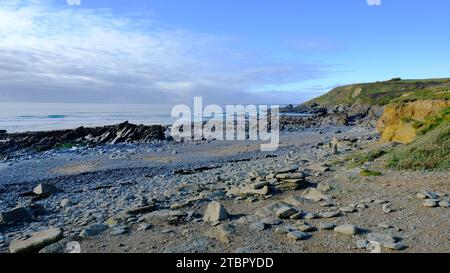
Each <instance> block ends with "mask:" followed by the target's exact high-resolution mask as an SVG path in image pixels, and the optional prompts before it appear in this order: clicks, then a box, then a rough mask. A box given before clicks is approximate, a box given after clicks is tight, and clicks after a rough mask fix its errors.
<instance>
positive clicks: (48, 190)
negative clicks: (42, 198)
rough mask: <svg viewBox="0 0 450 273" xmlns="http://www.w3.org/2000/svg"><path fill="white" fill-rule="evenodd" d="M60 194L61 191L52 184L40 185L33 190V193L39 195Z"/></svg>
mask: <svg viewBox="0 0 450 273" xmlns="http://www.w3.org/2000/svg"><path fill="white" fill-rule="evenodd" d="M57 192H60V190H59V189H58V188H57V187H55V186H53V185H51V184H45V183H43V184H39V185H37V186H36V187H35V188H34V189H33V193H34V194H37V195H50V194H54V193H57Z"/></svg>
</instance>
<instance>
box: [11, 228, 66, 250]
mask: <svg viewBox="0 0 450 273" xmlns="http://www.w3.org/2000/svg"><path fill="white" fill-rule="evenodd" d="M62 238H63V231H62V229H60V228H51V229H47V230H43V231H39V232H36V233H33V234H32V235H31V237H30V238H28V239H26V240H14V241H12V242H11V244H10V245H9V252H10V253H34V252H38V251H39V250H41V249H42V248H44V247H46V246H48V245H51V244H53V243H56V242H57V241H59V240H61V239H62Z"/></svg>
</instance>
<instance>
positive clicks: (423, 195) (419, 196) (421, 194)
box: [416, 192, 428, 199]
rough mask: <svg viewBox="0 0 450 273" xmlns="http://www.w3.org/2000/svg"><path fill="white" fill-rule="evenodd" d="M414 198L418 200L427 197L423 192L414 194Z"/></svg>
mask: <svg viewBox="0 0 450 273" xmlns="http://www.w3.org/2000/svg"><path fill="white" fill-rule="evenodd" d="M416 197H417V198H419V199H427V198H428V196H427V195H426V194H424V193H423V192H419V193H418V194H416Z"/></svg>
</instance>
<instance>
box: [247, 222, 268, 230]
mask: <svg viewBox="0 0 450 273" xmlns="http://www.w3.org/2000/svg"><path fill="white" fill-rule="evenodd" d="M250 228H251V229H253V230H265V229H266V224H264V223H263V222H255V223H253V224H251V225H250Z"/></svg>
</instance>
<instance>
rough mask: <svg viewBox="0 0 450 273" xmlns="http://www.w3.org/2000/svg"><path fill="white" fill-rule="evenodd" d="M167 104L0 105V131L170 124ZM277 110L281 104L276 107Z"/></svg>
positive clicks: (19, 131) (169, 109) (169, 110)
mask: <svg viewBox="0 0 450 273" xmlns="http://www.w3.org/2000/svg"><path fill="white" fill-rule="evenodd" d="M173 106H174V105H168V104H98V103H95V104H94V103H92V104H91V103H0V130H6V131H7V132H8V133H22V132H35V131H53V130H63V129H75V128H78V127H81V126H83V127H96V126H105V125H114V124H118V123H121V122H124V121H128V122H130V123H134V124H144V125H157V124H158V125H170V124H172V123H173V122H174V120H175V119H174V118H172V117H171V110H172V107H173ZM280 106H281V107H283V106H285V105H280Z"/></svg>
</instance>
